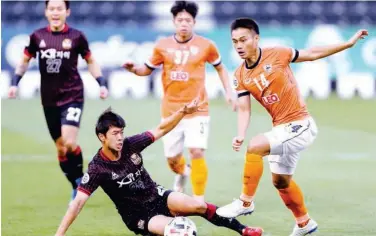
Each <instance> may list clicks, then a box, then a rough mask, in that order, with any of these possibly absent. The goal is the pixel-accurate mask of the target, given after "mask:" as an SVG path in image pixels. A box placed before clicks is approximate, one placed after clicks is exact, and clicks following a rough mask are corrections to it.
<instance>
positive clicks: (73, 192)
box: [71, 177, 82, 201]
mask: <svg viewBox="0 0 376 236" xmlns="http://www.w3.org/2000/svg"><path fill="white" fill-rule="evenodd" d="M81 179H82V177H80V178H78V179H76V180H75V182H76V185H77V187H78V186H79V185H80V183H81ZM76 195H77V188H74V189H73V190H72V196H71V200H72V201H73V200H74V198H75V197H76Z"/></svg>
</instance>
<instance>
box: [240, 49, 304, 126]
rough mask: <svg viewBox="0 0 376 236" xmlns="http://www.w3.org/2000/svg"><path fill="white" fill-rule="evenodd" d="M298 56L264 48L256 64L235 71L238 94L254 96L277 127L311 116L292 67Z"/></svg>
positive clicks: (292, 50) (293, 53) (286, 50)
mask: <svg viewBox="0 0 376 236" xmlns="http://www.w3.org/2000/svg"><path fill="white" fill-rule="evenodd" d="M297 55H298V54H297V51H296V50H294V49H292V48H284V47H273V48H263V49H261V53H260V57H259V58H258V61H257V62H256V63H255V65H253V66H251V67H248V65H246V63H245V62H243V63H242V65H241V66H240V67H239V68H238V69H237V70H236V72H235V81H234V85H235V87H236V90H237V92H238V94H241V93H250V94H252V96H253V97H254V98H255V99H256V100H257V101H258V102H259V103H260V104H261V105H262V106H263V107H265V109H266V110H267V111H268V112H269V114H270V115H271V116H272V119H273V125H274V126H276V125H279V124H284V123H288V122H291V121H295V120H301V119H304V118H306V117H308V116H309V113H308V110H307V107H306V105H305V102H304V100H303V98H302V96H301V95H300V92H299V88H298V84H297V82H296V80H295V78H294V75H293V73H292V70H291V68H290V65H289V64H290V62H292V61H294V60H296V58H295V57H296V56H297Z"/></svg>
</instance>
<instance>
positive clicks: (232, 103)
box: [225, 94, 238, 111]
mask: <svg viewBox="0 0 376 236" xmlns="http://www.w3.org/2000/svg"><path fill="white" fill-rule="evenodd" d="M225 98H226V102H227V104H228V105H230V106H231V109H232V111H237V110H238V102H237V101H236V100H234V99H233V98H232V94H226V97H225Z"/></svg>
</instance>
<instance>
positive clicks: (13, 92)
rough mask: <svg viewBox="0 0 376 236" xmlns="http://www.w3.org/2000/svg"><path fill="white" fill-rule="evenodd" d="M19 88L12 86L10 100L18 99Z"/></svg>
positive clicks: (9, 91) (9, 94) (9, 92)
mask: <svg viewBox="0 0 376 236" xmlns="http://www.w3.org/2000/svg"><path fill="white" fill-rule="evenodd" d="M17 90H18V88H17V86H11V87H10V88H9V90H8V98H16V97H17Z"/></svg>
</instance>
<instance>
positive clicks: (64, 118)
mask: <svg viewBox="0 0 376 236" xmlns="http://www.w3.org/2000/svg"><path fill="white" fill-rule="evenodd" d="M82 108H83V104H82V103H72V104H68V105H66V106H63V107H62V108H61V117H60V118H61V123H62V126H61V137H62V141H63V143H64V147H65V148H66V149H67V154H66V156H67V159H68V163H69V164H68V165H69V169H68V172H67V173H66V174H67V177H68V179H69V181H70V182H71V183H72V187H73V191H72V199H73V198H74V197H75V195H76V193H77V191H76V189H77V186H78V185H79V183H80V181H81V177H82V176H83V157H82V152H81V148H80V146H79V145H78V144H77V136H78V131H79V127H80V121H81V114H82Z"/></svg>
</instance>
